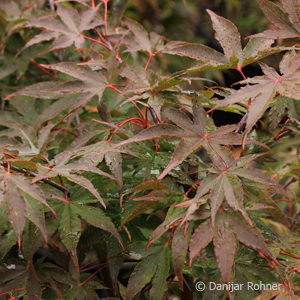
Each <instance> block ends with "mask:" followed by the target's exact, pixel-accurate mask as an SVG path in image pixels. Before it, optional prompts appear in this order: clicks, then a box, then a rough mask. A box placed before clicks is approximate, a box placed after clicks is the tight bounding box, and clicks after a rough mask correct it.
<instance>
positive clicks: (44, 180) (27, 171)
mask: <svg viewBox="0 0 300 300" xmlns="http://www.w3.org/2000/svg"><path fill="white" fill-rule="evenodd" d="M0 165H1V166H3V167H4V168H7V166H8V164H7V162H4V161H0ZM10 170H14V171H16V172H19V173H22V174H25V175H28V176H30V177H37V176H38V174H36V173H34V172H32V171H29V170H27V169H23V168H18V167H15V166H12V165H10ZM40 181H42V182H44V183H46V184H48V185H51V186H53V187H55V188H56V189H58V190H60V191H62V192H63V193H64V194H66V193H67V194H68V196H70V192H69V190H68V189H67V188H66V187H64V186H62V185H60V184H58V183H56V182H53V181H51V180H49V179H46V178H44V179H41V180H40Z"/></svg>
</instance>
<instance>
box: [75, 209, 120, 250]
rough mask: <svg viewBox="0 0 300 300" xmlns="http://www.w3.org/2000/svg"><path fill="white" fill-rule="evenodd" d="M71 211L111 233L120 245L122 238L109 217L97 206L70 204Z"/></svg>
mask: <svg viewBox="0 0 300 300" xmlns="http://www.w3.org/2000/svg"><path fill="white" fill-rule="evenodd" d="M71 206H72V211H74V212H75V213H76V214H77V215H79V216H80V217H81V218H82V219H83V220H85V221H86V222H88V223H89V224H91V225H93V226H95V227H97V228H100V229H102V230H104V231H107V232H109V233H111V234H112V235H113V236H114V237H115V238H117V239H118V241H119V243H120V244H121V245H122V239H121V237H120V235H119V233H118V231H117V229H116V227H115V225H114V223H113V222H112V221H111V219H110V218H109V217H108V216H106V215H105V214H104V212H103V211H102V210H101V209H100V208H98V207H92V206H87V205H79V204H72V205H71Z"/></svg>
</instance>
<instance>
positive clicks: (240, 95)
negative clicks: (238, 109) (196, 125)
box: [213, 51, 300, 136]
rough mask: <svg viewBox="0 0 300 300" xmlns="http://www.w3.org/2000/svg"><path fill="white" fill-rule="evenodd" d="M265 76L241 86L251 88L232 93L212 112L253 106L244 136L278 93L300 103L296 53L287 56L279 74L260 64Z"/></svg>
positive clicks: (298, 58)
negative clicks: (238, 105)
mask: <svg viewBox="0 0 300 300" xmlns="http://www.w3.org/2000/svg"><path fill="white" fill-rule="evenodd" d="M260 66H261V68H262V71H263V72H264V75H263V76H256V77H253V78H249V79H246V80H244V81H242V82H241V83H247V84H248V85H247V86H245V87H242V88H240V89H239V90H237V91H235V92H233V93H232V94H231V95H230V96H228V97H226V98H225V99H224V100H222V101H220V102H219V103H218V104H217V105H216V106H215V107H214V108H213V109H218V108H220V107H225V106H229V105H231V104H235V103H238V102H243V101H248V99H249V98H251V105H250V107H249V110H248V116H247V123H246V130H245V136H246V135H247V134H248V133H249V131H250V130H251V129H252V127H253V126H254V125H255V124H256V122H257V121H258V120H259V119H260V118H261V116H262V115H263V114H264V112H265V111H266V110H267V108H268V107H269V106H270V104H271V103H272V101H273V99H274V98H275V96H276V95H277V94H280V95H282V96H286V97H289V98H292V99H295V100H300V79H299V78H300V76H299V75H300V56H299V54H297V53H296V52H295V51H293V52H290V53H287V54H285V56H284V57H283V58H282V60H281V63H280V66H279V67H280V72H281V74H282V75H279V74H278V73H277V72H276V71H275V70H274V69H273V68H271V67H269V66H267V65H266V64H262V63H260Z"/></svg>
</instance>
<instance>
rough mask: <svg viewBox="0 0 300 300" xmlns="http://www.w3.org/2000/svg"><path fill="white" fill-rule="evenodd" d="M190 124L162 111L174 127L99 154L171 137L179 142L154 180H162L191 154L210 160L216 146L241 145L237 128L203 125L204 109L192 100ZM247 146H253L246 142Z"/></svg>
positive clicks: (150, 131) (148, 132)
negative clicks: (202, 153)
mask: <svg viewBox="0 0 300 300" xmlns="http://www.w3.org/2000/svg"><path fill="white" fill-rule="evenodd" d="M193 113H194V114H193V117H194V120H193V121H192V120H191V119H190V118H189V117H188V116H187V115H186V114H185V113H184V112H182V111H178V110H175V109H166V110H165V111H164V116H165V117H167V118H168V119H169V120H170V121H172V122H174V123H175V124H176V125H177V126H174V125H171V124H158V125H156V126H152V127H150V128H147V129H145V130H142V131H141V132H139V133H138V134H137V135H135V136H134V137H132V138H129V139H128V140H125V141H122V142H120V143H118V144H116V145H114V146H112V147H111V148H110V149H109V150H106V151H104V152H100V153H106V152H107V151H111V150H113V149H115V148H119V147H121V146H124V145H127V144H130V143H134V142H140V141H145V140H150V139H155V138H162V137H172V138H180V142H179V143H178V145H177V147H176V149H175V150H174V152H173V154H172V157H171V160H170V162H169V164H168V166H167V167H166V168H165V170H164V171H163V172H162V173H161V175H160V176H159V177H158V179H159V180H160V179H162V178H164V177H165V176H166V175H167V174H168V173H169V172H170V171H171V170H172V169H173V168H175V167H176V166H177V165H179V164H181V163H182V162H183V161H184V160H185V159H186V158H187V157H188V156H189V155H191V154H193V153H195V152H196V151H197V150H199V149H200V148H201V147H204V148H205V149H207V150H208V154H209V155H211V156H216V155H217V156H219V154H218V152H217V151H216V150H215V149H217V146H218V145H221V144H223V145H229V144H230V145H241V143H242V136H241V135H240V134H238V133H234V132H233V131H234V130H235V129H236V127H237V125H226V126H222V127H219V128H218V129H216V130H214V131H212V130H211V129H210V128H209V126H206V125H207V121H208V116H206V114H205V111H204V109H203V108H202V106H201V105H200V104H199V102H198V101H197V100H196V99H195V100H194V104H193ZM247 143H257V142H254V141H253V142H252V141H250V140H247Z"/></svg>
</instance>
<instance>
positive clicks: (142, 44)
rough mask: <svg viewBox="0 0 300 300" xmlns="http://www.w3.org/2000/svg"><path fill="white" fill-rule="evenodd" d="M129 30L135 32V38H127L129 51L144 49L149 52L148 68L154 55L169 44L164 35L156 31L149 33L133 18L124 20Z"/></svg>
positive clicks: (146, 66) (126, 42)
mask: <svg viewBox="0 0 300 300" xmlns="http://www.w3.org/2000/svg"><path fill="white" fill-rule="evenodd" d="M123 22H124V23H125V24H126V25H127V27H128V28H129V30H130V31H131V32H132V33H133V34H134V36H135V39H125V40H124V42H125V44H127V46H128V47H127V50H126V51H128V52H137V51H144V52H146V53H148V55H149V59H148V61H147V63H146V65H145V70H147V68H148V66H149V63H150V61H151V59H152V57H153V56H155V55H157V54H158V53H160V52H162V51H163V50H164V49H165V48H166V47H167V46H166V45H165V43H164V39H165V38H164V37H163V36H160V35H159V34H157V33H155V32H151V33H148V32H147V31H146V30H145V29H144V28H143V26H142V25H141V24H139V23H138V22H137V21H135V20H133V19H129V18H127V19H125V20H124V21H123Z"/></svg>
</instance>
